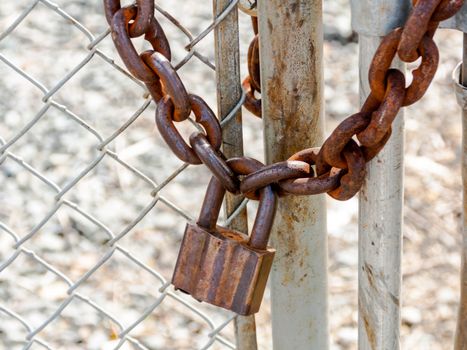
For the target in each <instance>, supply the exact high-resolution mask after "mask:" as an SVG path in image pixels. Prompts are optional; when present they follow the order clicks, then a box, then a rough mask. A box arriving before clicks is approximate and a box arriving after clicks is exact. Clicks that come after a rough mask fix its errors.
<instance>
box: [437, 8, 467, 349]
mask: <svg viewBox="0 0 467 350" xmlns="http://www.w3.org/2000/svg"><path fill="white" fill-rule="evenodd" d="M442 27H443V28H452V29H458V30H460V31H461V32H463V33H464V48H463V57H462V63H461V64H460V65H459V66H458V67H457V69H456V70H455V71H454V74H453V78H454V83H455V87H456V95H457V100H458V102H459V104H460V106H461V108H462V144H463V146H462V183H463V231H462V232H463V237H462V238H463V245H462V251H461V254H462V266H461V298H460V304H459V316H458V320H457V330H456V338H455V346H454V349H455V350H466V349H467V4H465V5H464V7H463V8H462V10H461V11H459V13H458V14H457V15H456V16H455V17H453V18H451V19H450V20H448V21H446V22H443V23H442Z"/></svg>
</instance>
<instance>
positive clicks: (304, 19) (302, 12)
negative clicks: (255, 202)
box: [258, 0, 329, 350]
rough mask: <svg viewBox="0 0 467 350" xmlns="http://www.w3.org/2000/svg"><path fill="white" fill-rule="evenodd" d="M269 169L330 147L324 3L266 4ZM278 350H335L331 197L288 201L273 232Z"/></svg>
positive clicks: (267, 0)
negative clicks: (331, 327)
mask: <svg viewBox="0 0 467 350" xmlns="http://www.w3.org/2000/svg"><path fill="white" fill-rule="evenodd" d="M258 11H259V12H258V14H259V15H258V17H259V34H260V52H261V53H260V56H261V86H262V89H261V90H262V94H261V97H262V113H263V120H264V138H265V150H266V151H265V152H266V161H267V163H273V162H279V161H283V160H285V159H287V158H288V157H290V156H291V155H292V154H293V153H295V152H297V151H299V150H301V149H303V148H307V147H314V146H319V145H321V144H322V141H323V118H322V115H323V67H322V55H323V32H322V0H260V1H259V7H258ZM272 241H273V246H274V247H275V248H276V249H277V253H276V258H275V262H274V265H273V270H272V275H271V299H272V328H273V347H274V349H275V350H290V349H319V350H326V349H328V348H329V332H328V302H327V292H328V286H327V237H326V202H325V197H324V196H309V197H295V196H289V197H284V198H281V200H280V201H279V205H278V210H277V215H276V219H275V227H274V229H273V232H272Z"/></svg>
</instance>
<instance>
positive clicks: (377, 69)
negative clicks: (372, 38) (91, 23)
mask: <svg viewBox="0 0 467 350" xmlns="http://www.w3.org/2000/svg"><path fill="white" fill-rule="evenodd" d="M151 2H152V1H149V0H139V1H137V2H136V4H133V5H130V6H127V7H123V8H121V6H120V1H119V0H104V8H105V11H106V18H107V21H108V22H109V24H110V25H111V29H112V39H113V41H114V43H115V46H116V48H117V51H118V53H119V54H120V56H121V58H122V60H123V62H124V64H125V65H126V67H127V68H128V70H129V71H130V72H131V73H132V74H133V75H134V76H135V77H136V78H137V79H139V80H141V81H142V82H144V83H145V84H146V86H147V88H148V90H149V92H150V94H151V96H152V97H153V98H154V100H155V101H156V102H157V103H158V108H157V111H156V124H157V128H158V130H159V132H160V134H161V135H162V137H163V139H164V140H165V141H166V143H167V144H168V146H169V147H170V149H171V150H172V151H173V153H174V154H175V155H176V156H177V157H179V158H180V159H181V160H182V161H184V162H187V163H189V164H201V163H203V164H205V165H206V166H207V168H208V169H209V170H210V171H211V172H212V173H213V174H214V176H215V177H216V178H217V179H218V180H219V181H220V182H221V184H222V186H223V187H224V188H225V189H226V190H228V191H230V192H232V193H235V194H238V193H242V194H243V195H244V196H245V197H247V198H250V199H258V198H259V194H260V192H261V191H262V189H264V188H270V189H272V190H274V191H275V192H276V193H277V194H279V195H286V194H292V195H314V194H321V193H328V194H329V195H330V196H331V197H333V198H335V199H338V200H346V199H349V198H351V197H352V196H354V195H355V194H356V193H357V192H358V191H359V190H360V188H361V186H362V184H363V181H364V179H365V166H366V163H367V162H369V161H370V160H371V159H373V158H374V157H376V156H377V155H378V153H379V152H380V151H381V150H382V149H383V147H384V145H385V144H386V143H387V142H388V140H389V139H390V136H391V133H392V128H391V126H392V123H393V121H394V119H395V118H396V116H397V114H398V112H399V110H400V108H401V107H403V106H408V105H411V104H413V103H415V102H416V101H418V100H419V99H421V98H422V96H423V95H424V94H425V92H426V90H427V89H428V87H429V85H430V84H431V81H432V80H433V77H434V75H435V73H436V70H437V67H438V63H439V52H438V48H437V46H436V44H435V42H434V41H433V35H434V33H435V31H436V30H437V28H438V24H439V21H442V20H445V19H447V18H448V17H451V16H453V15H454V14H455V13H456V12H457V11H459V9H460V8H461V7H462V5H463V1H462V0H414V1H413V3H414V8H413V11H412V13H411V15H410V16H409V18H408V20H407V23H406V24H405V26H404V27H401V28H396V29H395V30H393V31H391V32H390V33H389V34H388V35H386V36H385V37H384V38H383V40H382V41H381V44H380V46H379V47H378V49H377V50H376V53H375V55H374V57H373V60H372V63H371V66H370V69H369V74H368V78H369V83H370V88H371V93H370V95H369V96H368V98H367V100H366V101H365V103H364V104H363V106H362V108H361V110H360V111H359V112H358V113H356V114H353V115H352V116H350V117H348V118H347V119H345V120H344V121H343V122H341V123H340V124H339V125H338V126H337V128H336V129H335V130H334V131H333V132H332V133H331V135H330V136H329V137H328V138H327V139H326V141H325V142H324V144H323V146H322V147H321V149H319V148H313V149H306V150H303V151H300V152H298V153H296V154H294V155H293V156H291V157H290V158H289V159H288V160H287V161H283V162H278V163H276V164H270V165H267V166H265V165H264V164H262V163H261V162H259V161H257V160H254V159H252V158H247V157H243V158H233V159H225V157H224V155H223V154H222V152H221V151H220V148H221V143H222V130H221V126H220V123H219V121H218V119H217V118H216V116H215V114H214V113H213V112H212V110H211V109H210V108H209V106H208V105H207V104H206V102H205V101H204V100H203V99H202V98H201V97H199V96H196V95H192V94H189V93H188V91H187V90H186V88H185V86H184V84H183V83H182V80H181V79H180V77H179V75H178V73H177V71H176V69H175V68H174V67H173V66H172V65H171V63H170V61H171V50H170V45H169V42H168V41H167V38H166V36H165V34H164V31H163V29H162V28H161V26H160V25H159V22H158V21H157V20H156V18H155V17H154V13H153V12H154V11H153V6H154V4H152V5H150V3H151ZM151 6H152V7H151ZM255 6H256V1H254V2H253V0H240V2H239V7H240V9H241V10H246V12H247V13H248V14H250V15H252V16H253V17H252V26H253V32H254V34H255V36H254V38H253V40H252V41H251V43H250V46H249V50H248V72H249V76H247V77H246V78H245V79H244V81H243V83H242V86H243V89H244V91H245V102H244V106H245V107H246V108H247V109H248V110H249V111H250V112H252V113H253V114H254V115H256V116H259V117H261V99H260V98H259V97H257V96H259V94H260V93H261V79H260V78H261V77H260V60H259V56H260V55H259V49H260V39H259V36H258V19H257V17H254V16H256V11H253V7H255ZM143 34H144V39H145V40H146V41H148V42H149V43H150V45H151V47H152V50H150V51H145V52H143V53H141V54H138V53H137V51H136V49H135V47H134V46H133V44H132V41H131V38H133V37H136V36H140V35H143ZM396 55H398V56H399V57H400V58H401V59H402V60H403V61H404V62H413V61H415V60H417V59H419V58H421V62H420V64H419V66H418V67H417V68H416V69H415V70H414V71H413V72H412V75H413V80H412V83H411V84H410V85H409V86H408V87H406V79H405V76H404V74H403V73H402V72H401V71H399V70H397V69H393V68H391V65H392V63H393V60H394V58H395V57H396ZM191 112H193V114H194V116H195V121H196V123H198V124H200V125H201V126H202V128H203V129H204V131H205V134H203V133H199V132H197V133H194V134H192V135H191V137H190V142H189V144H188V143H187V142H185V140H184V138H183V137H182V136H181V135H180V133H179V132H178V130H177V128H176V127H175V122H181V121H184V120H186V119H187V118H188V117H189V115H190V114H191ZM357 141H358V142H359V143H357Z"/></svg>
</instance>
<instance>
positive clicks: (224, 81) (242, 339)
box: [213, 0, 257, 350]
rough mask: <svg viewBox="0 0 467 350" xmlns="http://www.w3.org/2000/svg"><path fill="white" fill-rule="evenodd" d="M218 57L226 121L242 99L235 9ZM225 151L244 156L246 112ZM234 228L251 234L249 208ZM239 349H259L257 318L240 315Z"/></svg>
mask: <svg viewBox="0 0 467 350" xmlns="http://www.w3.org/2000/svg"><path fill="white" fill-rule="evenodd" d="M230 4H231V0H213V11H214V17H215V18H216V17H217V16H219V15H220V14H221V13H222V12H223V11H224V10H225V9H226V8H227V7H228V6H229V5H230ZM214 36H215V51H216V53H215V55H216V67H217V70H216V80H217V94H218V96H217V102H218V111H219V113H218V114H219V117H220V119H221V120H222V119H224V118H225V117H227V116H228V115H229V113H230V112H231V111H232V110H233V109H234V108H235V107H236V105H237V104H238V101H239V100H240V99H241V97H242V88H241V83H240V82H241V80H240V61H239V36H238V11H237V8H234V9H233V10H232V11H231V12H230V14H229V15H228V16H227V17H226V18H225V19H224V20H223V21H221V22H220V23H219V24H218V25H217V26H216V28H215V30H214ZM222 135H223V141H224V143H223V152H224V154H225V156H226V157H227V158H231V157H238V156H242V155H243V137H242V113H241V109H239V110H238V112H237V113H236V115H235V117H233V119H231V120H230V121H229V122H228V123H227V124H226V125H225V126H224V128H223V133H222ZM241 202H242V197H241V196H234V195H232V194H230V193H228V194H227V195H226V200H225V210H226V213H227V216H229V215H231V214H232V213H233V212H234V211H235V210H236V209H237V208H238V206H239V205H240V204H241ZM229 227H230V228H232V229H234V230H238V231H240V232H248V218H247V212H246V208H245V209H243V210H242V211H241V212H240V213H239V214H238V215H237V216H236V217H235V218H234V219H233V220H232V222H231V223H230V225H229ZM235 334H236V343H237V349H242V350H243V349H244V350H256V349H257V342H256V325H255V317H254V315H253V316H249V317H243V316H237V318H236V319H235Z"/></svg>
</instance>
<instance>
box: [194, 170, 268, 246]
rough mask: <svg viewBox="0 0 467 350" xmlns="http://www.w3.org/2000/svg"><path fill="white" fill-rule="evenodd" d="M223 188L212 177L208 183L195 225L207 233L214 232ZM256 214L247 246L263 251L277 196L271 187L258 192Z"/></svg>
mask: <svg viewBox="0 0 467 350" xmlns="http://www.w3.org/2000/svg"><path fill="white" fill-rule="evenodd" d="M225 192H226V190H225V188H224V186H223V185H222V183H221V182H220V181H219V180H218V179H217V178H216V177H215V176H213V177H212V178H211V181H210V182H209V185H208V189H207V191H206V196H205V197H204V201H203V206H202V207H201V213H200V215H199V218H198V221H197V224H198V225H199V226H200V227H202V228H204V229H205V230H207V231H214V230H216V227H217V220H218V219H219V213H220V210H221V207H222V202H223V200H224V196H225ZM259 193H260V198H259V205H258V212H257V214H256V219H255V223H254V225H253V230H252V232H251V235H250V239H249V241H248V245H249V246H250V247H252V248H254V249H259V250H265V249H267V246H268V241H269V235H270V233H271V228H272V225H273V224H274V217H275V214H276V206H277V196H276V193H275V192H274V191H273V189H272V187H271V186H267V187H264V188H262V189H261V190H260V191H259Z"/></svg>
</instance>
